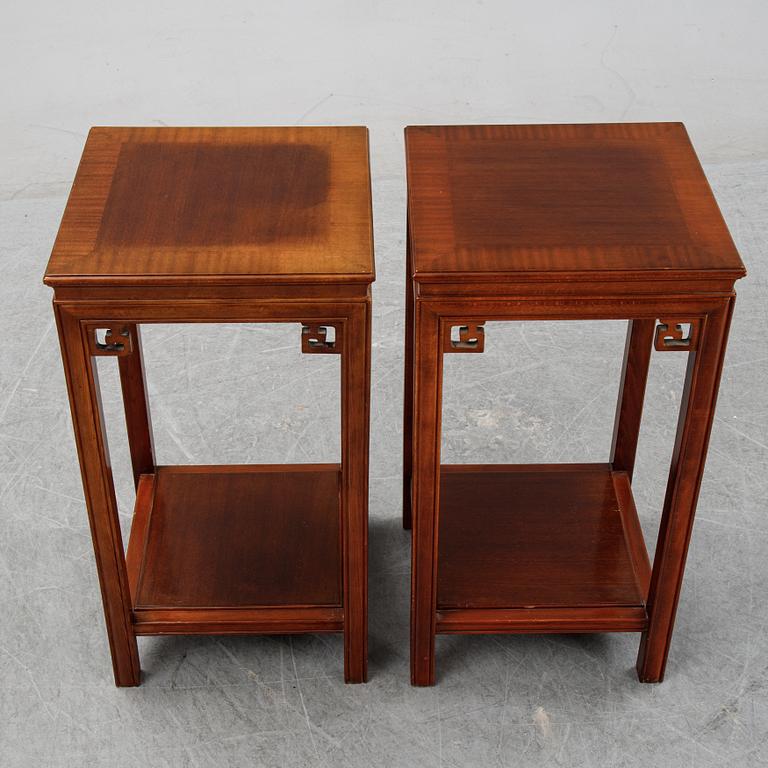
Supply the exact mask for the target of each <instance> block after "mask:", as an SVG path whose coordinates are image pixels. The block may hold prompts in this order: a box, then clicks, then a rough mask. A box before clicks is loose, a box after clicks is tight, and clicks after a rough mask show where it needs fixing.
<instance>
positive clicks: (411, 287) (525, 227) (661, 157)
mask: <svg viewBox="0 0 768 768" xmlns="http://www.w3.org/2000/svg"><path fill="white" fill-rule="evenodd" d="M406 157H407V165H408V224H407V227H408V233H407V238H406V249H407V254H406V294H405V295H406V313H405V318H406V322H405V358H406V370H405V409H404V423H403V436H404V440H403V443H404V445H403V449H404V460H403V468H404V473H403V474H404V477H403V525H404V527H405V528H412V531H413V540H412V576H411V578H412V582H411V680H412V682H413V683H414V684H415V685H431V684H433V683H434V682H435V679H436V671H435V634H436V633H438V632H452V633H475V634H477V633H486V632H490V633H501V632H527V633H534V632H603V631H606V632H607V631H613V632H640V633H642V635H641V640H640V650H639V653H638V659H637V673H638V677H639V679H640V680H641V681H644V682H659V681H661V680H662V679H663V678H664V672H665V668H666V663H667V658H668V656H669V649H670V643H671V639H672V630H673V627H674V621H675V613H676V609H677V603H678V600H679V596H680V590H681V588H682V580H683V573H684V569H685V560H686V554H687V550H688V544H689V542H690V537H691V529H692V525H693V519H694V514H695V510H696V501H697V497H698V492H699V487H700V484H701V479H702V475H703V472H704V461H705V458H706V450H707V443H708V440H709V433H710V430H711V427H712V421H713V418H714V408H715V403H716V399H717V391H718V384H719V380H720V374H721V371H722V365H723V358H724V354H725V348H726V343H727V338H728V330H729V326H730V318H731V314H732V312H733V306H734V299H735V294H734V290H733V287H734V281H735V280H736V279H738V278H739V277H742V276H743V275H744V273H745V271H744V266H743V264H742V263H741V259H740V258H739V256H738V253H737V252H736V249H735V247H734V245H733V242H732V240H731V238H730V235H729V234H728V230H727V228H726V226H725V223H724V221H723V218H722V216H721V215H720V212H719V210H718V207H717V203H716V202H715V199H714V197H713V195H712V192H711V190H710V188H709V185H708V184H707V181H706V178H705V176H704V174H703V172H702V170H701V166H700V165H699V162H698V159H697V158H696V154H695V152H694V151H693V148H692V146H691V144H690V141H689V140H688V136H687V134H686V131H685V128H684V127H683V126H682V125H680V124H677V123H647V124H636V123H635V124H621V125H616V124H614V125H554V126H544V125H534V126H525V125H522V126H449V127H445V126H416V127H410V128H408V129H406ZM585 319H594V320H599V319H605V320H607V319H623V320H627V321H628V325H629V328H628V332H627V342H626V348H625V355H624V364H623V366H622V372H621V380H620V385H619V398H618V404H617V409H616V419H615V426H614V431H613V439H612V444H610V445H607V446H606V454H607V457H608V459H609V463H608V464H606V465H602V466H592V467H583V468H582V469H580V470H578V471H577V470H574V468H573V467H572V466H567V465H566V466H561V467H558V466H554V465H549V466H538V467H536V466H531V467H517V468H513V467H491V466H484V467H450V466H441V462H440V440H441V419H442V387H443V381H442V377H443V356H444V355H445V354H451V353H464V354H480V353H482V351H483V349H484V347H485V346H486V345H488V344H491V343H494V342H493V336H492V335H491V331H490V329H486V328H485V323H487V322H490V321H498V320H509V321H512V320H525V321H535V320H585ZM494 330H495V329H494ZM654 352H655V353H666V352H683V353H685V354H686V355H687V357H688V365H687V370H686V375H685V381H684V386H683V396H682V402H681V406H680V416H679V421H678V427H677V434H676V437H675V445H674V450H673V453H672V461H671V466H670V471H669V480H668V484H667V492H666V496H665V498H664V502H663V505H661V519H660V526H659V536H658V541H657V544H656V550H655V556H654V561H653V567H652V569H651V567H650V565H649V562H648V554H647V551H646V546H645V542H644V540H643V535H642V531H641V529H640V524H639V522H638V519H637V514H636V512H635V506H634V501H633V498H632V488H631V480H632V473H633V470H634V464H635V456H636V452H637V443H638V436H639V430H640V422H641V416H642V410H643V400H644V396H645V387H646V380H647V376H648V368H649V365H650V362H651V355H652V354H653V353H654Z"/></svg>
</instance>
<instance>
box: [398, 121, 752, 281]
mask: <svg viewBox="0 0 768 768" xmlns="http://www.w3.org/2000/svg"><path fill="white" fill-rule="evenodd" d="M406 160H407V167H408V215H409V233H410V242H411V254H412V262H413V277H414V278H415V279H416V280H417V281H423V282H429V281H430V280H434V281H435V282H439V281H447V280H454V281H455V280H457V279H462V277H463V276H464V277H471V278H474V279H479V280H484V279H485V280H487V279H495V278H499V279H504V278H511V279H515V278H516V277H520V278H521V279H525V278H531V277H532V276H533V275H538V276H540V279H548V280H561V279H564V277H565V276H566V274H567V275H568V276H569V277H570V278H573V279H576V280H578V279H580V278H588V277H599V279H605V278H606V277H611V276H622V277H626V276H627V275H629V274H630V273H631V274H632V275H635V276H637V275H640V276H642V277H646V276H652V277H653V279H658V278H659V277H662V278H663V277H670V278H673V277H675V276H676V275H684V276H686V277H690V276H691V275H692V273H698V274H699V276H700V277H702V278H703V277H704V276H706V275H711V274H712V273H713V272H714V273H717V275H718V276H728V277H731V278H733V279H736V278H738V277H742V276H743V275H744V274H745V270H744V265H743V264H742V262H741V259H740V258H739V254H738V252H737V251H736V247H735V246H734V244H733V240H732V239H731V236H730V234H729V232H728V229H727V227H726V225H725V222H724V221H723V217H722V215H721V213H720V210H719V209H718V206H717V203H716V201H715V198H714V196H713V194H712V191H711V189H710V187H709V184H708V183H707V179H706V177H705V176H704V172H703V171H702V169H701V165H700V163H699V161H698V158H697V157H696V153H695V152H694V149H693V147H692V146H691V142H690V140H689V138H688V134H687V133H686V130H685V127H684V126H683V125H682V124H681V123H621V124H619V123H617V124H597V125H490V126H480V125H474V126H411V127H408V128H406ZM596 273H600V275H599V276H598V275H596ZM606 273H608V274H606ZM537 279H539V278H537Z"/></svg>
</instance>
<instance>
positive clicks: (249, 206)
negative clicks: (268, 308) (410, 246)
mask: <svg viewBox="0 0 768 768" xmlns="http://www.w3.org/2000/svg"><path fill="white" fill-rule="evenodd" d="M370 210H371V201H370V174H369V170H368V131H367V129H366V128H355V127H352V128H342V127H339V128H93V129H92V130H91V132H90V133H89V135H88V141H87V142H86V146H85V149H84V151H83V157H82V159H81V161H80V167H79V168H78V172H77V176H76V177H75V181H74V184H73V186H72V191H71V193H70V197H69V202H68V203H67V208H66V211H65V213H64V216H63V219H62V222H61V227H60V229H59V233H58V236H57V238H56V243H55V245H54V248H53V253H52V255H51V259H50V262H49V264H48V269H47V270H46V275H45V281H46V283H47V284H49V285H71V284H77V285H104V284H119V285H125V284H128V285H152V284H158V283H160V284H164V285H188V284H195V283H205V282H226V283H228V284H253V283H275V282H295V283H306V282H318V281H321V282H356V283H364V284H367V283H370V282H371V280H372V279H373V275H374V265H373V257H372V227H371V216H370Z"/></svg>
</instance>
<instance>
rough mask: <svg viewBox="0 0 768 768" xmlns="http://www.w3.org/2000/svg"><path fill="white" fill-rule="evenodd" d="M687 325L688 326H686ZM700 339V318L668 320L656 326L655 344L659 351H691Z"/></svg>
mask: <svg viewBox="0 0 768 768" xmlns="http://www.w3.org/2000/svg"><path fill="white" fill-rule="evenodd" d="M686 326H687V328H686ZM698 340H699V319H698V318H694V319H693V320H690V319H689V320H681V321H680V322H677V321H675V320H667V321H666V322H660V323H659V324H658V325H657V326H656V336H655V338H654V340H653V346H654V347H655V348H656V349H657V350H658V351H659V352H669V351H673V352H690V351H691V350H694V349H696V345H697V343H698Z"/></svg>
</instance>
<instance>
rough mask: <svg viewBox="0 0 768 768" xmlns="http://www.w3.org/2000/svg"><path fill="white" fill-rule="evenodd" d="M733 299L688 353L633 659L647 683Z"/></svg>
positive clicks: (695, 483)
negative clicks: (643, 622)
mask: <svg viewBox="0 0 768 768" xmlns="http://www.w3.org/2000/svg"><path fill="white" fill-rule="evenodd" d="M733 303H734V301H733V299H730V300H728V301H727V302H726V303H724V304H723V305H722V306H721V307H720V308H718V309H717V310H715V311H713V312H711V313H709V314H708V315H706V316H705V317H704V318H703V319H702V320H701V321H700V324H701V327H700V329H699V332H698V333H697V337H698V338H697V341H696V343H695V345H694V346H693V348H692V349H691V350H690V351H689V353H688V367H687V371H686V376H685V385H684V388H683V396H682V403H681V405H680V418H679V421H678V428H677V436H676V438H675V447H674V450H673V453H672V466H671V469H670V474H669V481H668V483H667V492H666V497H665V499H664V509H663V512H662V517H661V526H660V529H659V538H658V541H657V544H656V557H655V559H654V562H653V572H652V575H651V584H650V589H649V593H648V601H647V611H648V629H647V630H646V631H645V632H644V633H643V635H642V638H641V641H640V651H639V654H638V658H637V673H638V677H639V678H640V680H641V681H642V682H646V683H654V682H661V681H662V680H663V679H664V669H665V667H666V663H667V656H668V654H669V646H670V641H671V638H672V629H673V626H674V621H675V612H676V610H677V604H678V599H679V597H680V588H681V585H682V581H683V570H684V568H685V559H686V555H687V552H688V544H689V542H690V538H691V530H692V527H693V518H694V514H695V511H696V502H697V499H698V494H699V487H700V485H701V478H702V475H703V472H704V462H705V458H706V452H707V444H708V442H709V435H710V431H711V428H712V421H713V418H714V414H715V403H716V400H717V392H718V385H719V382H720V374H721V372H722V367H723V357H724V355H725V347H726V341H727V338H728V328H729V325H730V320H731V315H732V313H733ZM673 343H675V344H678V342H673ZM680 346H682V344H680ZM678 348H679V347H678Z"/></svg>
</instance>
